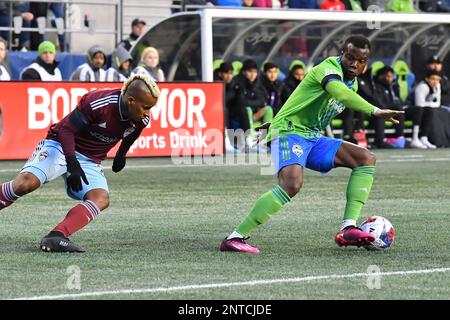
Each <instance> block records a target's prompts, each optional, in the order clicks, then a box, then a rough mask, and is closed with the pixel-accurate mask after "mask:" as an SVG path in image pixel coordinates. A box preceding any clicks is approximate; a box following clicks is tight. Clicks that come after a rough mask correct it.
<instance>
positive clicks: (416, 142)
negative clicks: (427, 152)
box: [410, 139, 428, 149]
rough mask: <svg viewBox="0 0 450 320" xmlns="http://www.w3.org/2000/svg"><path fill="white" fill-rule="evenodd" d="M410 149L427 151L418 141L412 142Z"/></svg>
mask: <svg viewBox="0 0 450 320" xmlns="http://www.w3.org/2000/svg"><path fill="white" fill-rule="evenodd" d="M410 147H411V148H416V149H428V148H427V146H426V145H424V144H423V143H422V142H421V141H420V140H419V139H414V140H412V141H411V144H410Z"/></svg>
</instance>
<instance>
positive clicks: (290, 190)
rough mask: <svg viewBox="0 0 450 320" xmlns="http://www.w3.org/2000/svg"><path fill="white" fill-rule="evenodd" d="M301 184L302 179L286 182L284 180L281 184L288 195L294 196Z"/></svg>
mask: <svg viewBox="0 0 450 320" xmlns="http://www.w3.org/2000/svg"><path fill="white" fill-rule="evenodd" d="M302 186H303V181H302V180H300V179H295V180H290V181H287V182H284V183H283V185H282V186H281V187H282V188H283V190H284V191H286V193H287V194H288V195H289V197H291V198H292V197H293V196H295V195H296V194H297V193H299V192H300V189H301V188H302Z"/></svg>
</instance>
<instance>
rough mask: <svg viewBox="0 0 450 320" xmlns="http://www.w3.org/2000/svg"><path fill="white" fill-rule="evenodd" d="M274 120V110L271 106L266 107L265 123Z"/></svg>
mask: <svg viewBox="0 0 450 320" xmlns="http://www.w3.org/2000/svg"><path fill="white" fill-rule="evenodd" d="M272 119H273V109H272V107H271V106H265V107H264V116H263V123H266V122H269V121H272Z"/></svg>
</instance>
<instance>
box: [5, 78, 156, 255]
mask: <svg viewBox="0 0 450 320" xmlns="http://www.w3.org/2000/svg"><path fill="white" fill-rule="evenodd" d="M159 94H160V91H159V88H158V86H157V85H156V84H155V82H154V81H153V80H151V78H150V77H148V76H146V75H142V74H137V75H134V76H132V77H130V78H129V79H128V80H127V81H125V83H124V85H123V87H122V89H106V90H95V91H91V92H89V93H87V94H86V95H84V96H83V97H82V98H81V100H80V102H79V104H78V105H77V107H76V108H75V109H74V110H73V111H72V112H71V113H70V114H69V115H67V116H66V117H65V118H64V119H62V120H61V121H60V122H58V123H56V124H54V125H52V126H51V127H50V129H49V131H48V134H47V137H46V138H45V139H44V140H42V141H40V142H39V143H38V145H37V147H36V150H35V151H34V153H33V154H32V155H31V157H30V159H28V161H27V163H26V164H25V165H24V167H23V168H22V170H21V171H20V173H19V174H18V175H17V176H16V177H15V179H14V180H12V181H9V182H5V183H3V184H2V185H1V187H0V210H2V209H4V208H6V207H8V206H10V205H11V204H13V203H14V201H16V200H17V199H18V198H19V197H22V196H24V195H26V194H28V193H30V192H32V191H34V190H36V189H37V188H39V187H40V186H41V185H43V184H44V183H47V182H49V181H52V180H54V179H56V178H57V177H60V176H63V178H64V180H65V182H66V188H67V194H68V195H69V196H70V197H71V198H73V199H75V200H80V201H82V202H80V203H79V204H77V205H76V206H75V207H73V208H72V209H70V210H69V212H68V213H67V215H66V217H65V218H64V220H63V221H61V222H60V223H59V224H58V225H57V226H56V227H55V228H54V229H53V230H52V231H50V233H49V234H48V235H47V236H45V237H44V238H43V239H42V241H41V244H40V247H41V249H42V250H43V251H46V252H84V251H85V250H84V249H83V248H82V247H80V246H78V245H76V244H74V243H73V242H71V241H70V240H69V239H68V237H69V236H70V235H72V234H74V233H75V232H77V231H78V230H80V229H81V228H83V227H84V226H86V225H87V224H88V223H89V222H90V221H92V220H93V219H94V218H95V217H96V216H97V215H99V214H100V212H101V211H102V210H104V209H106V208H107V207H108V205H109V191H108V184H107V182H106V178H105V176H104V174H103V170H102V166H101V164H100V163H101V161H102V160H103V159H105V158H106V154H107V153H108V151H109V150H111V148H113V147H114V145H116V143H117V142H119V141H120V140H122V142H121V144H120V147H119V149H118V151H117V153H116V155H115V158H114V161H113V166H112V170H113V171H114V172H119V171H120V170H122V169H123V168H124V167H125V162H126V158H125V156H126V154H127V151H128V149H129V148H130V147H131V145H132V144H133V142H134V141H135V140H136V139H137V138H138V137H139V135H140V134H141V132H142V130H143V129H144V128H145V127H146V126H147V124H148V123H149V121H150V120H149V119H150V118H149V113H150V109H151V108H152V107H153V106H154V105H155V104H156V102H157V100H158V98H159Z"/></svg>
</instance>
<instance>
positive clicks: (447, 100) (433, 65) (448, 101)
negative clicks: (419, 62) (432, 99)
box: [426, 56, 450, 107]
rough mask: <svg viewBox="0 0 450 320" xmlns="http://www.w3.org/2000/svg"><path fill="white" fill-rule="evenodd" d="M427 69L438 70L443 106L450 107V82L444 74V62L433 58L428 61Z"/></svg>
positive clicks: (436, 57)
mask: <svg viewBox="0 0 450 320" xmlns="http://www.w3.org/2000/svg"><path fill="white" fill-rule="evenodd" d="M426 68H427V69H428V70H436V71H437V72H439V73H440V74H441V82H440V85H441V105H443V106H446V107H449V106H450V80H449V79H448V77H447V75H445V74H444V73H443V72H442V61H441V59H439V57H438V56H432V57H430V58H429V59H428V60H427V64H426Z"/></svg>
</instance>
